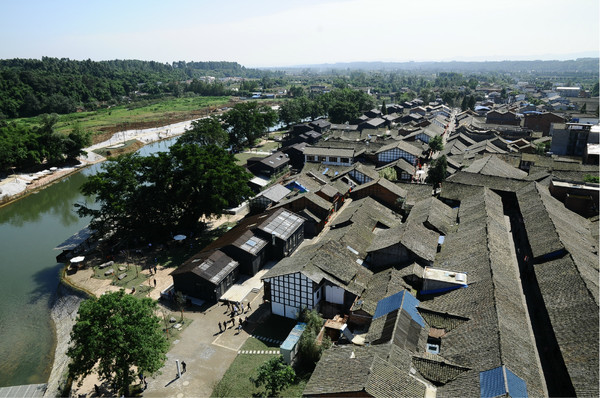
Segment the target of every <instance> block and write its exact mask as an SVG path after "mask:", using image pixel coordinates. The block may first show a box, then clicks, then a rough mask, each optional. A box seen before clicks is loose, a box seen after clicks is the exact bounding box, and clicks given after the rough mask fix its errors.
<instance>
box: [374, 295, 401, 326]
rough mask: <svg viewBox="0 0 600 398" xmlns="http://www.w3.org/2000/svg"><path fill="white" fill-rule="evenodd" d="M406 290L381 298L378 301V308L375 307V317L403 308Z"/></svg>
mask: <svg viewBox="0 0 600 398" xmlns="http://www.w3.org/2000/svg"><path fill="white" fill-rule="evenodd" d="M404 292H405V290H403V291H401V292H398V293H396V294H392V295H391V296H389V297H386V298H384V299H381V300H379V302H378V303H377V308H375V314H374V315H373V319H377V318H379V317H382V316H384V315H387V314H389V313H390V312H392V311H395V310H397V309H399V308H401V307H402V300H403V299H404Z"/></svg>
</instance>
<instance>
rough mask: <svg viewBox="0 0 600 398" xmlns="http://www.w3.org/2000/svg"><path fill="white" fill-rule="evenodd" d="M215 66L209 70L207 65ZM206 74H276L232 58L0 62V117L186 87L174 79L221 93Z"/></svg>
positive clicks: (197, 89)
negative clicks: (224, 60) (207, 81)
mask: <svg viewBox="0 0 600 398" xmlns="http://www.w3.org/2000/svg"><path fill="white" fill-rule="evenodd" d="M211 68H214V69H211ZM206 75H211V76H217V77H219V76H239V77H253V78H260V77H268V76H277V75H278V74H277V72H270V71H259V70H256V69H246V68H244V67H243V66H241V65H239V64H238V63H236V62H188V63H186V62H183V61H182V62H177V63H173V64H172V65H170V64H164V63H160V62H154V61H137V60H114V61H100V62H96V61H91V60H86V61H75V60H70V59H67V58H62V59H58V58H48V57H44V58H42V59H41V60H37V59H9V60H0V119H2V118H17V117H29V116H37V115H39V114H42V113H59V114H62V113H71V112H74V111H75V110H76V109H77V108H79V107H83V108H87V109H95V107H96V105H97V103H98V102H113V103H119V102H122V101H123V100H127V101H129V99H126V98H125V97H130V96H132V95H133V93H134V92H136V91H143V92H145V93H149V94H152V95H161V94H169V95H171V94H174V95H178V93H180V92H181V91H185V89H184V88H182V87H181V86H180V85H179V83H180V82H181V81H185V80H189V79H197V80H196V81H195V82H192V84H191V85H190V86H189V87H188V91H191V92H194V93H197V94H200V95H224V94H227V93H228V92H229V90H228V89H226V88H225V87H224V86H223V84H221V83H219V82H216V83H204V82H202V81H200V80H199V78H201V77H203V76H206Z"/></svg>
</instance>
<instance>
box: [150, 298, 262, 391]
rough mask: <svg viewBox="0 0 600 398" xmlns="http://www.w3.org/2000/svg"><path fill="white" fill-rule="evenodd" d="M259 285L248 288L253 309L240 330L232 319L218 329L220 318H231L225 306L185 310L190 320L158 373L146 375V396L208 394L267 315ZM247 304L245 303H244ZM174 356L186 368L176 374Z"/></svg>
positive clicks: (247, 313)
mask: <svg viewBox="0 0 600 398" xmlns="http://www.w3.org/2000/svg"><path fill="white" fill-rule="evenodd" d="M262 294H263V293H262V289H260V290H259V291H258V292H256V291H254V292H252V291H250V292H249V293H248V294H247V295H246V296H245V299H244V301H245V302H248V301H249V302H250V303H251V305H252V311H247V312H246V313H244V314H243V315H242V317H248V318H249V319H248V322H247V324H246V325H244V327H243V329H242V330H241V331H238V329H237V324H238V322H236V327H235V328H234V327H232V325H231V322H230V323H229V325H228V328H227V329H226V330H225V331H224V332H219V326H218V323H219V322H223V321H225V320H230V319H231V318H230V316H229V314H228V313H227V306H225V305H223V304H220V303H219V304H213V305H212V306H210V307H209V308H208V309H206V310H205V311H201V312H200V311H195V312H189V311H188V312H186V313H185V317H186V318H189V319H192V321H193V322H192V323H191V324H190V325H189V326H188V327H187V328H186V329H184V330H183V332H182V333H181V336H180V338H179V340H176V341H174V342H173V346H172V347H171V350H170V351H169V353H168V354H167V358H168V359H167V362H166V364H165V366H164V367H163V368H162V369H161V371H160V374H158V375H155V376H154V377H148V378H147V381H148V389H147V390H146V391H145V392H144V396H146V397H174V398H184V397H208V396H210V394H211V392H212V390H213V389H214V387H215V385H216V384H217V383H218V382H219V380H221V378H222V377H223V375H224V374H225V372H226V371H227V369H228V368H229V366H230V365H231V363H232V362H233V360H234V359H235V357H236V356H237V355H238V351H239V349H240V348H241V347H242V345H243V344H244V343H245V342H246V339H247V338H248V337H249V336H250V335H251V333H252V331H253V330H254V328H255V327H256V325H257V324H258V323H259V321H260V320H261V319H263V318H264V317H265V316H267V315H268V313H269V310H268V308H267V306H266V305H262V306H261V304H262ZM245 307H246V308H247V306H245ZM175 360H179V361H180V362H181V361H185V363H186V367H187V371H186V373H184V374H182V376H181V377H180V378H177V367H176V362H175Z"/></svg>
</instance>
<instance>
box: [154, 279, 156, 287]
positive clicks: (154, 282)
mask: <svg viewBox="0 0 600 398" xmlns="http://www.w3.org/2000/svg"><path fill="white" fill-rule="evenodd" d="M154 287H156V278H154Z"/></svg>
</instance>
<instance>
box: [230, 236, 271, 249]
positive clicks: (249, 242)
mask: <svg viewBox="0 0 600 398" xmlns="http://www.w3.org/2000/svg"><path fill="white" fill-rule="evenodd" d="M267 244H268V242H267V241H266V240H264V239H262V238H260V237H258V236H256V235H255V234H253V233H252V232H251V231H246V232H245V233H244V234H243V235H242V236H240V238H239V239H237V240H236V241H235V242H234V243H233V245H234V246H237V247H239V248H240V249H242V250H244V251H246V252H248V253H250V254H256V253H258V252H259V251H260V250H261V249H262V248H263V247H265V246H266V245H267Z"/></svg>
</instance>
